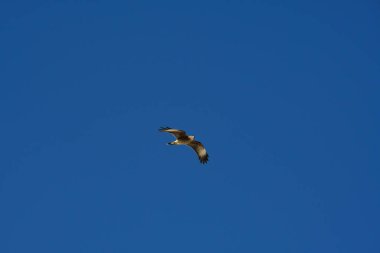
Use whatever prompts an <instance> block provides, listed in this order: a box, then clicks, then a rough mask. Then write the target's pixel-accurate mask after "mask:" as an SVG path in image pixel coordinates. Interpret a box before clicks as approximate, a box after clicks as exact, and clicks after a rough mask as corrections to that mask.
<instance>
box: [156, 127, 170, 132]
mask: <svg viewBox="0 0 380 253" xmlns="http://www.w3.org/2000/svg"><path fill="white" fill-rule="evenodd" d="M168 129H170V127H168V126H166V127H160V129H158V131H160V132H162V131H164V130H168Z"/></svg>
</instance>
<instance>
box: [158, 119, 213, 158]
mask: <svg viewBox="0 0 380 253" xmlns="http://www.w3.org/2000/svg"><path fill="white" fill-rule="evenodd" d="M159 131H160V132H167V133H170V134H172V135H173V136H174V137H175V138H176V140H175V141H172V142H169V143H168V144H169V145H187V146H189V147H191V148H192V149H193V150H194V151H195V153H197V155H198V158H199V161H200V162H201V163H202V164H205V163H207V161H208V154H207V152H206V149H205V147H204V146H203V145H202V143H200V142H199V141H196V140H195V137H194V136H192V135H187V134H186V132H185V131H183V130H179V129H174V128H170V127H161V128H160V129H159Z"/></svg>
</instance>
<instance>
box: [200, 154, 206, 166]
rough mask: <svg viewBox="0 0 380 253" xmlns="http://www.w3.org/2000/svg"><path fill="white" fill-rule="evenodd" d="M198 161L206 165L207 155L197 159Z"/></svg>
mask: <svg viewBox="0 0 380 253" xmlns="http://www.w3.org/2000/svg"><path fill="white" fill-rule="evenodd" d="M199 161H200V162H201V164H206V163H207V162H208V154H206V155H205V156H204V157H202V158H199Z"/></svg>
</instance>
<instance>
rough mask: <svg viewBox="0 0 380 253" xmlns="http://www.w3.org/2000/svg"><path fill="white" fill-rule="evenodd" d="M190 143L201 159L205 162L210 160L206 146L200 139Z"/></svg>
mask: <svg viewBox="0 0 380 253" xmlns="http://www.w3.org/2000/svg"><path fill="white" fill-rule="evenodd" d="M187 145H189V146H190V147H191V148H192V149H194V151H195V153H197V155H198V158H199V161H200V162H201V163H202V164H204V163H207V161H208V154H207V152H206V149H205V147H204V146H203V145H202V143H200V142H199V141H192V142H190V143H189V144H187Z"/></svg>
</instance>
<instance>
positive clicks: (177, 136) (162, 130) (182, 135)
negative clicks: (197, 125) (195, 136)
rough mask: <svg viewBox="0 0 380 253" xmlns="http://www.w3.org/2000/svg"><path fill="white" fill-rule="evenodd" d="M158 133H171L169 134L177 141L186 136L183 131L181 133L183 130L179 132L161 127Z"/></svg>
mask: <svg viewBox="0 0 380 253" xmlns="http://www.w3.org/2000/svg"><path fill="white" fill-rule="evenodd" d="M159 131H160V132H167V133H171V134H172V135H174V136H175V137H176V138H177V139H178V138H181V137H185V136H187V135H186V132H185V131H183V130H179V129H174V128H170V127H161V128H160V129H159Z"/></svg>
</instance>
